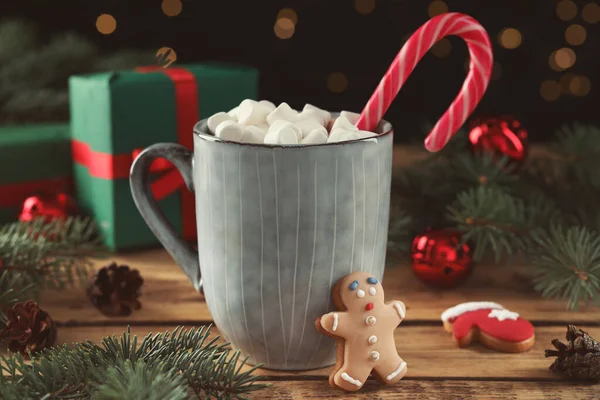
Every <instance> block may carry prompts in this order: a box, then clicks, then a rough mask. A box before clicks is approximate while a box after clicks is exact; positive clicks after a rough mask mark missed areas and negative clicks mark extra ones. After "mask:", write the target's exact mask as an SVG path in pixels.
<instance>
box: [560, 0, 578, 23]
mask: <svg viewBox="0 0 600 400" xmlns="http://www.w3.org/2000/svg"><path fill="white" fill-rule="evenodd" d="M556 15H558V18H560V19H562V20H563V21H570V20H572V19H573V18H575V17H576V16H577V5H576V4H575V3H574V2H573V1H571V0H560V1H559V2H558V4H557V5H556Z"/></svg>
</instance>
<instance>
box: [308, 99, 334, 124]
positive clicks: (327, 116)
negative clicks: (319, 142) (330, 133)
mask: <svg viewBox="0 0 600 400" xmlns="http://www.w3.org/2000/svg"><path fill="white" fill-rule="evenodd" d="M305 111H314V112H317V113H319V114H321V115H322V119H323V120H324V121H325V123H327V122H329V120H330V119H331V113H330V112H329V111H327V110H323V109H321V108H319V107H315V106H313V105H312V104H308V103H306V104H305V105H304V108H303V109H302V112H305Z"/></svg>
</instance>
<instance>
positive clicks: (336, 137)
mask: <svg viewBox="0 0 600 400" xmlns="http://www.w3.org/2000/svg"><path fill="white" fill-rule="evenodd" d="M355 139H357V136H356V132H355V131H349V130H346V129H340V128H338V129H336V130H334V131H332V132H331V134H330V135H329V138H328V139H327V143H334V142H345V141H347V140H355Z"/></svg>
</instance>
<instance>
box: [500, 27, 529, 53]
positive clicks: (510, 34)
mask: <svg viewBox="0 0 600 400" xmlns="http://www.w3.org/2000/svg"><path fill="white" fill-rule="evenodd" d="M522 41H523V37H522V36H521V32H519V30H517V29H515V28H504V29H502V31H501V32H500V34H499V35H498V42H499V43H500V45H501V46H502V47H504V48H505V49H516V48H517V47H519V46H520V45H521V42H522Z"/></svg>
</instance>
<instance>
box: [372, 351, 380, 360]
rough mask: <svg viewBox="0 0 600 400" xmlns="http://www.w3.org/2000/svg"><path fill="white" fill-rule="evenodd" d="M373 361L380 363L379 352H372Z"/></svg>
mask: <svg viewBox="0 0 600 400" xmlns="http://www.w3.org/2000/svg"><path fill="white" fill-rule="evenodd" d="M371 361H379V352H378V351H372V352H371Z"/></svg>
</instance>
